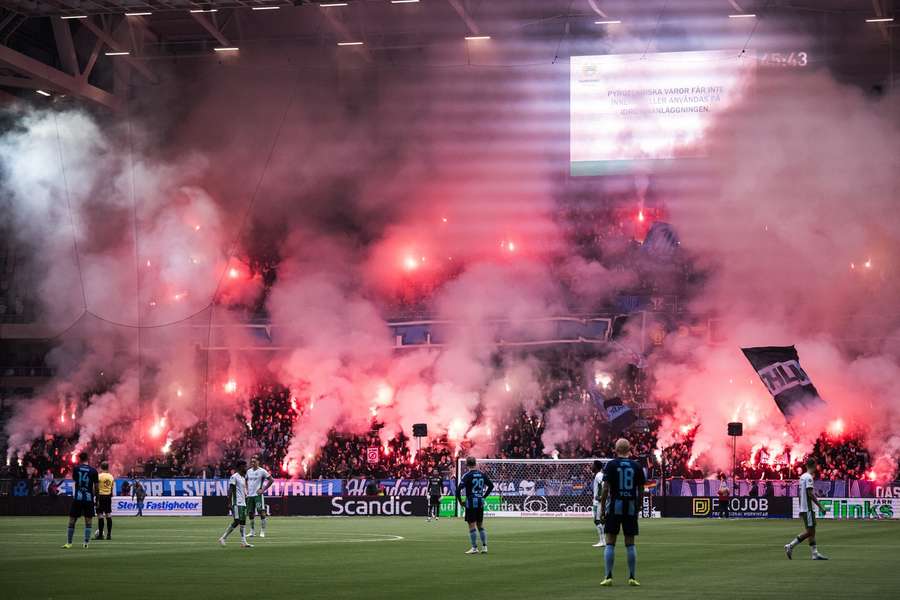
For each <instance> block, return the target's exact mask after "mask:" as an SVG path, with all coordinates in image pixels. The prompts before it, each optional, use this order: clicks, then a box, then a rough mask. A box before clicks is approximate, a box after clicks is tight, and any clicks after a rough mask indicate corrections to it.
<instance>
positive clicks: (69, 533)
mask: <svg viewBox="0 0 900 600" xmlns="http://www.w3.org/2000/svg"><path fill="white" fill-rule="evenodd" d="M66 535H67V536H68V537H67V539H68V540H69V543H70V544H71V543H72V537H73V536H74V535H75V527H69V528H68V529H67V530H66Z"/></svg>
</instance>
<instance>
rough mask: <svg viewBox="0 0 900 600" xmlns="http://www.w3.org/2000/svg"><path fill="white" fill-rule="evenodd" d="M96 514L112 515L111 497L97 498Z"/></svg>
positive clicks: (101, 496)
mask: <svg viewBox="0 0 900 600" xmlns="http://www.w3.org/2000/svg"><path fill="white" fill-rule="evenodd" d="M97 512H98V513H100V514H105V515H109V514H112V496H103V495H100V496H97Z"/></svg>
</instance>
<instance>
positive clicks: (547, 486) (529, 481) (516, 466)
mask: <svg viewBox="0 0 900 600" xmlns="http://www.w3.org/2000/svg"><path fill="white" fill-rule="evenodd" d="M477 460H478V466H477V467H476V468H478V469H479V470H481V472H483V473H484V474H485V475H487V476H488V478H489V479H490V480H491V481H492V482H493V483H494V491H493V492H492V493H491V495H490V496H489V497H488V498H486V499H485V507H484V515H485V516H486V517H591V516H592V515H593V502H594V492H593V486H592V483H593V480H594V474H593V472H592V471H591V466H592V465H593V463H594V461H595V460H600V461H602V462H603V464H604V465H605V464H606V463H607V462H609V461H610V459H609V458H596V459H595V458H568V459H552V458H550V459H514V458H479V459H477ZM456 469H457V473H456V475H457V479H456V480H457V481H459V479H460V478H461V477H462V476H463V474H464V473H465V472H466V460H465V459H464V458H463V459H460V460H459V461H458V463H457V466H456ZM456 510H457V516H458V515H459V513H460V508H459V506H457V508H456Z"/></svg>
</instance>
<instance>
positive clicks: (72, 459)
mask: <svg viewBox="0 0 900 600" xmlns="http://www.w3.org/2000/svg"><path fill="white" fill-rule="evenodd" d="M69 458H70V459H71V462H72V463H73V464H74V463H75V462H76V461H77V460H78V450H75V451H74V452H72V456H70V457H69Z"/></svg>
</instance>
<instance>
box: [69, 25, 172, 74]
mask: <svg viewBox="0 0 900 600" xmlns="http://www.w3.org/2000/svg"><path fill="white" fill-rule="evenodd" d="M80 23H81V24H82V25H84V26H85V27H87V28H88V29H89V30H90V31H91V32H92V33H93V34H94V35H96V36H97V37H98V38H99V39H101V40H103V43H104V44H106V45H107V46H109V48H110V50H114V51H116V52H129V51H130V50H131V49H130V48H126V47H125V46H124V45H123V44H121V43H119V42H117V41H116V40H115V39H114V38H113V37H112V36H111V35H110V34H109V33H108V32H106V31H104V30H103V29H101V28H100V27H97V24H96V23H94V22H93V20H92V19H81V20H80ZM119 58H120V59H122V60H124V61H125V62H126V63H128V65H129V66H130V67H132V68H133V69H134V70H135V71H137V72H138V73H140V74H141V75H143V76H144V79H146V80H147V81H149V82H151V83H156V81H157V80H156V76H155V75H154V74H153V72H152V71H151V70H150V69H148V68H147V66H146V65H145V64H144V63H142V62H141V61H139V60H137V59H135V58H134V57H133V56H122V57H119Z"/></svg>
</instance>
